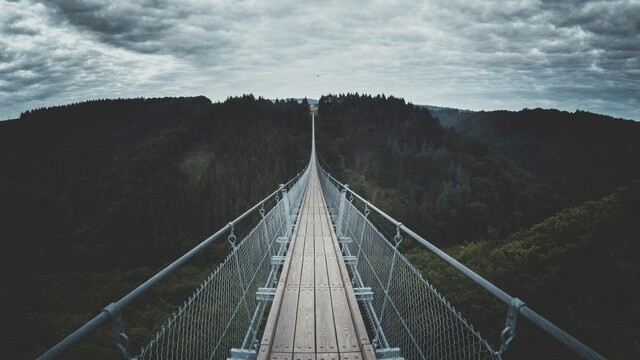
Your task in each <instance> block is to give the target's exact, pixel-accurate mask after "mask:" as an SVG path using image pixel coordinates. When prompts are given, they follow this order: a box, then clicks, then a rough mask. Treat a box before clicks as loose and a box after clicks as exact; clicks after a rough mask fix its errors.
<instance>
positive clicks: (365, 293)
mask: <svg viewBox="0 0 640 360" xmlns="http://www.w3.org/2000/svg"><path fill="white" fill-rule="evenodd" d="M353 293H354V294H355V295H356V300H358V301H373V291H371V288H370V287H360V288H353Z"/></svg>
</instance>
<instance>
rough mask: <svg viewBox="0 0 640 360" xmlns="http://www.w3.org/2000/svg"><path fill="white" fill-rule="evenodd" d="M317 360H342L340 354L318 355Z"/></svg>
mask: <svg viewBox="0 0 640 360" xmlns="http://www.w3.org/2000/svg"><path fill="white" fill-rule="evenodd" d="M316 360H340V355H339V354H338V353H322V354H316Z"/></svg>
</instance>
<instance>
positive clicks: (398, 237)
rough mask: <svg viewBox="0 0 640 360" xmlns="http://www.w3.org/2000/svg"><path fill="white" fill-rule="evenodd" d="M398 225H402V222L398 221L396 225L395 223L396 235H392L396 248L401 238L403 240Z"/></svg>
mask: <svg viewBox="0 0 640 360" xmlns="http://www.w3.org/2000/svg"><path fill="white" fill-rule="evenodd" d="M400 226H402V223H398V225H396V236H394V237H393V241H395V243H396V244H395V245H396V249H397V248H398V246H400V243H401V242H402V240H404V239H403V238H402V235H401V234H400Z"/></svg>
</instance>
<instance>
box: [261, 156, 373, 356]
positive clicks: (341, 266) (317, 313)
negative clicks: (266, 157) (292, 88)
mask: <svg viewBox="0 0 640 360" xmlns="http://www.w3.org/2000/svg"><path fill="white" fill-rule="evenodd" d="M258 359H263V360H266V359H270V360H285V359H287V360H338V359H341V360H346V359H350V360H353V359H358V360H360V359H367V360H368V359H375V355H374V351H373V348H372V346H371V344H370V342H369V336H368V335H367V331H366V328H365V325H364V321H363V319H362V315H361V314H360V310H359V308H358V304H357V301H356V298H355V294H354V291H353V287H352V285H351V281H350V280H349V274H348V273H347V268H346V266H345V263H344V260H343V258H342V253H341V252H340V247H339V245H338V242H337V239H336V234H335V232H334V230H333V227H332V226H331V220H330V218H329V212H328V211H327V207H326V204H325V201H324V197H323V195H322V190H321V188H320V182H319V180H318V174H317V169H316V164H315V161H313V162H312V164H311V174H310V177H309V184H308V186H307V189H306V190H305V195H304V200H303V203H302V206H301V210H300V216H298V220H297V222H296V225H295V228H294V231H293V236H292V238H291V244H290V245H289V250H288V252H287V257H286V260H285V263H284V265H283V269H282V275H281V276H280V281H279V283H278V287H277V290H276V295H275V299H274V301H273V304H272V307H271V311H270V313H269V317H268V319H267V323H266V326H265V331H264V334H263V337H262V342H261V345H260V351H259V354H258Z"/></svg>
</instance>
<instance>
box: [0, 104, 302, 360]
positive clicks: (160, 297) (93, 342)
mask: <svg viewBox="0 0 640 360" xmlns="http://www.w3.org/2000/svg"><path fill="white" fill-rule="evenodd" d="M310 133H311V132H310V121H309V108H308V105H305V104H298V102H297V101H295V100H290V101H275V102H274V101H271V100H266V99H261V98H259V99H256V98H254V97H253V96H250V95H249V96H242V97H234V98H229V99H228V100H227V101H225V102H222V103H211V101H209V100H208V99H206V98H204V97H196V98H164V99H127V100H100V101H90V102H86V103H81V104H74V105H69V106H61V107H56V108H50V109H40V110H35V111H30V112H27V113H24V114H23V115H22V116H21V117H20V119H17V120H14V121H7V122H0V219H1V224H2V225H1V226H0V246H1V247H2V250H1V251H0V267H1V269H2V271H1V272H0V307H2V309H4V310H3V311H2V312H0V324H1V325H2V328H3V329H4V331H3V332H2V334H3V336H2V337H0V358H3V359H32V358H35V357H36V356H38V355H39V354H41V353H42V352H43V351H44V350H46V349H47V348H49V347H50V346H52V345H54V344H55V343H56V342H57V341H60V339H62V338H63V337H64V336H66V335H68V334H69V333H70V332H71V331H73V330H75V329H76V328H77V327H79V326H80V325H82V324H83V323H84V322H86V321H88V320H89V319H91V317H93V316H94V315H95V314H97V313H98V312H99V311H100V309H101V308H102V307H104V306H105V305H107V304H109V303H110V302H112V301H114V300H117V299H118V298H119V297H121V296H123V295H125V294H126V293H128V292H129V291H131V290H132V289H133V288H134V287H135V286H137V285H139V284H140V283H141V282H142V281H144V280H145V279H146V278H148V277H150V276H151V275H153V273H154V272H155V271H157V270H158V269H159V268H160V267H161V266H163V265H166V264H167V263H168V262H169V261H173V260H175V259H176V258H177V257H178V256H180V255H182V254H183V253H184V252H186V251H187V250H189V249H191V248H192V247H193V246H194V245H195V244H197V243H199V242H200V241H202V240H203V239H205V238H206V237H207V236H209V235H210V234H212V233H213V232H215V231H216V230H218V229H219V228H221V227H222V226H224V225H225V224H226V223H227V222H229V221H230V220H232V219H234V218H235V217H237V216H238V215H240V214H241V213H242V212H244V211H245V210H246V209H247V208H249V207H250V206H251V205H253V204H255V203H256V202H257V201H259V200H260V199H261V198H263V197H264V196H266V195H268V194H269V193H271V192H272V191H274V190H275V189H277V188H278V185H279V184H281V183H283V182H285V181H287V180H288V179H290V178H291V177H293V176H294V175H295V174H296V173H297V172H298V171H300V170H301V169H302V168H303V167H304V165H306V163H307V162H308V159H309V151H310V145H311V141H310ZM239 235H240V234H239ZM226 250H227V244H226V241H224V240H222V241H220V244H213V245H212V246H210V247H209V248H208V249H207V252H206V254H204V255H203V256H204V258H203V259H196V260H202V261H200V262H197V261H196V263H193V262H191V263H190V264H188V265H189V266H185V267H183V268H181V270H180V271H178V272H177V273H176V274H175V275H174V276H172V277H171V279H169V281H167V282H164V283H162V284H160V286H159V287H157V291H158V293H156V294H154V295H152V296H150V298H148V299H145V300H144V301H142V302H140V306H142V307H140V308H137V307H135V306H134V307H132V308H129V309H128V310H127V315H126V316H127V333H128V334H129V335H130V336H131V337H132V341H133V343H132V344H131V347H130V348H131V349H133V351H136V350H137V349H138V348H139V346H141V345H142V344H141V343H140V341H145V340H146V341H148V340H149V339H150V338H151V336H152V334H153V331H155V330H157V329H158V328H159V326H160V324H161V323H162V322H164V321H166V319H167V317H168V316H169V314H170V312H171V311H173V310H174V309H175V307H174V306H175V304H178V303H180V302H181V301H183V300H184V299H185V297H186V296H187V295H188V294H189V293H190V292H191V291H193V289H194V288H195V286H196V284H198V283H199V282H200V281H201V280H202V279H203V277H204V276H206V274H207V272H208V271H210V270H211V269H212V268H214V267H215V266H216V264H217V261H219V260H220V258H221V256H223V255H224V253H225V252H226ZM110 339H111V336H110V332H109V329H108V327H105V329H103V330H101V332H99V333H97V334H96V336H95V337H94V338H92V339H89V340H88V341H84V342H83V343H82V344H79V346H77V349H75V350H74V352H72V354H70V357H69V358H77V359H113V358H117V357H118V353H117V350H116V348H115V347H114V346H113V341H112V340H110Z"/></svg>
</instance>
